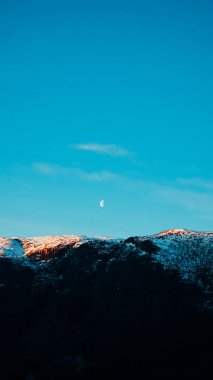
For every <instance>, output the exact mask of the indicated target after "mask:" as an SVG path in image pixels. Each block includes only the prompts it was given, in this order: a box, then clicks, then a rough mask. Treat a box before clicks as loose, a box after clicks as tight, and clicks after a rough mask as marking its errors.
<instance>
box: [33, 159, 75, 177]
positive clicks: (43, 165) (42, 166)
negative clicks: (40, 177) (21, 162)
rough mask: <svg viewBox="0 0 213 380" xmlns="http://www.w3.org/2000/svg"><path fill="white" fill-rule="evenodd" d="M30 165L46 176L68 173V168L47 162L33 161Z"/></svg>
mask: <svg viewBox="0 0 213 380" xmlns="http://www.w3.org/2000/svg"><path fill="white" fill-rule="evenodd" d="M32 167H33V169H34V170H35V171H36V172H38V173H41V174H45V175H48V176H55V175H61V174H62V175H63V174H68V173H69V169H68V168H67V167H64V166H60V165H54V164H49V163H47V162H33V163H32Z"/></svg>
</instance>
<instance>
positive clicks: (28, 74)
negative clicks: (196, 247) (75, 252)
mask: <svg viewBox="0 0 213 380" xmlns="http://www.w3.org/2000/svg"><path fill="white" fill-rule="evenodd" d="M212 18H213V5H212V1H211V0H209V1H207V0H203V1H200V0H199V1H196V0H191V1H189V0H173V1H170V0H164V1H160V0H154V1H150V0H149V1H143V0H140V1H139V0H138V1H136V0H131V1H130V0H128V1H125V0H122V1H118V0H113V1H110V0H106V1H101V0H96V1H93V0H90V1H81V0H78V1H72V0H60V1H54V0H51V1H50V0H42V1H41V0H25V1H24V0H19V1H17V0H16V1H14V0H13V1H12V0H8V1H5V2H3V1H1V2H0V57H1V59H0V128H1V134H0V138H1V150H0V175H1V177H0V235H5V236H11V235H12V236H14V235H23V236H29V235H46V234H84V235H86V234H89V235H100V234H101V235H109V236H128V235H139V234H140V235H141V234H148V233H153V232H158V231H160V230H163V229H167V228H188V229H196V230H213V227H212V225H213V175H212V140H213V111H212V100H213V96H212V95H213V70H212V68H213V23H212ZM101 199H105V208H103V209H101V208H100V207H99V201H100V200H101Z"/></svg>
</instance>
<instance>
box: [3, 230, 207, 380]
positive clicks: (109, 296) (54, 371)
mask: <svg viewBox="0 0 213 380" xmlns="http://www.w3.org/2000/svg"><path fill="white" fill-rule="evenodd" d="M0 305H1V313H0V336H1V345H0V379H5V380H7V379H8V380H15V379H17V380H18V379H28V378H31V379H38V380H44V379H53V380H54V379H55V380H57V379H62V380H65V379H74V380H75V379H90V378H92V379H95V378H97V379H100V378H101V379H104V378H107V379H108V378H111V379H114V378H116V380H117V379H118V378H124V377H125V376H126V375H128V376H129V378H136V377H137V376H139V378H143V379H151V378H153V377H154V378H156V379H159V378H162V377H163V378H169V379H183V378H187V379H188V378H191V379H198V378H199V379H207V378H212V376H213V366H212V340H213V233H211V232H194V231H187V230H183V229H176V230H167V231H163V232H161V233H159V234H154V235H149V236H134V237H129V238H128V239H115V238H108V237H87V236H76V235H68V236H46V237H31V238H23V237H13V238H0ZM30 376H31V377H30Z"/></svg>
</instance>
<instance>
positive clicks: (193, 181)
mask: <svg viewBox="0 0 213 380" xmlns="http://www.w3.org/2000/svg"><path fill="white" fill-rule="evenodd" d="M177 182H178V183H180V184H181V185H185V186H193V187H198V188H201V189H206V190H213V181H211V180H207V179H203V178H177Z"/></svg>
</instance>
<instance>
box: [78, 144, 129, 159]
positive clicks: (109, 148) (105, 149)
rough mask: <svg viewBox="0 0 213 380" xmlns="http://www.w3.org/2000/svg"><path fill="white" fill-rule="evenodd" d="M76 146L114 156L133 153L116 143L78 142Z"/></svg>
mask: <svg viewBox="0 0 213 380" xmlns="http://www.w3.org/2000/svg"><path fill="white" fill-rule="evenodd" d="M74 148H75V149H78V150H84V151H89V152H94V153H97V154H104V155H108V156H114V157H116V156H117V157H125V156H129V155H130V154H131V152H130V151H129V150H127V149H125V148H122V147H120V146H118V145H115V144H95V143H94V144H91V143H87V144H76V145H74Z"/></svg>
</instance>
